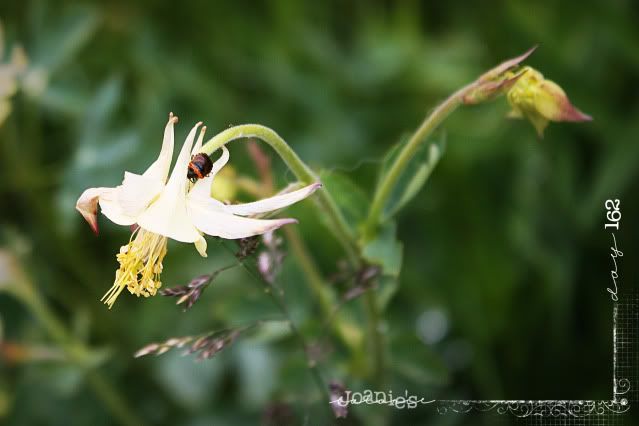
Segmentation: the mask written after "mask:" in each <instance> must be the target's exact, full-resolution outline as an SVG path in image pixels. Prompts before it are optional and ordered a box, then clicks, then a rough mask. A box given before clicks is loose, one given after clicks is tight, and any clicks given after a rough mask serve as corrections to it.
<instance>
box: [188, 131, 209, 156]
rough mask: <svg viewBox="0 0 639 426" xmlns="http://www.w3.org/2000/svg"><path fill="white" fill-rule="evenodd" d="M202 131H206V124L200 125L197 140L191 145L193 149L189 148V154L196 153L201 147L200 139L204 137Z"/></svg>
mask: <svg viewBox="0 0 639 426" xmlns="http://www.w3.org/2000/svg"><path fill="white" fill-rule="evenodd" d="M204 133H206V126H202V128H201V129H200V135H199V136H198V137H197V141H196V142H195V145H194V146H193V150H191V155H195V154H198V153H199V152H200V150H201V149H202V140H203V139H204Z"/></svg>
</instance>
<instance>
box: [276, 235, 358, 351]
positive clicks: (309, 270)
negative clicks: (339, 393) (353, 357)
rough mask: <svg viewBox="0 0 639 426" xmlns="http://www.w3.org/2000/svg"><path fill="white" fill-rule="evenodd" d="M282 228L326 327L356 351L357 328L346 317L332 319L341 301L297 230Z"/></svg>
mask: <svg viewBox="0 0 639 426" xmlns="http://www.w3.org/2000/svg"><path fill="white" fill-rule="evenodd" d="M283 230H284V233H285V234H286V238H287V239H288V242H289V244H290V246H291V252H292V253H293V255H294V256H295V258H296V259H297V261H298V263H299V265H300V267H301V268H302V270H303V271H304V277H305V278H306V281H307V282H308V286H309V288H310V290H311V292H312V293H313V296H314V297H315V298H316V299H317V301H318V305H319V308H320V310H321V312H322V316H323V317H324V318H325V321H326V324H327V329H330V330H332V331H333V333H334V334H335V335H336V336H337V337H338V338H339V340H340V341H341V342H342V343H343V344H344V345H345V346H346V347H347V348H348V349H349V350H350V351H351V352H353V353H354V352H356V351H357V349H358V347H359V345H360V343H361V338H362V336H361V334H360V333H356V332H355V330H358V331H359V328H358V327H356V326H355V325H353V324H352V322H351V321H349V320H348V319H346V318H341V321H334V317H335V316H336V315H337V313H338V312H337V311H338V308H339V306H340V304H341V303H337V301H336V297H335V293H334V292H333V291H331V290H332V289H331V288H329V287H328V286H327V284H326V282H325V281H324V279H323V278H322V275H321V274H320V272H319V270H318V268H317V265H316V264H315V261H314V260H313V257H312V256H311V254H310V253H309V252H308V249H307V248H306V245H305V244H304V240H303V239H302V238H301V236H300V234H299V232H298V231H297V230H296V229H295V228H291V227H284V228H283ZM329 327H330V328H329Z"/></svg>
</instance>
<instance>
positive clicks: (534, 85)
mask: <svg viewBox="0 0 639 426" xmlns="http://www.w3.org/2000/svg"><path fill="white" fill-rule="evenodd" d="M507 96H508V103H510V106H511V107H512V108H513V109H512V111H511V112H510V113H509V117H512V118H527V119H528V120H529V121H530V122H531V123H532V125H533V126H534V127H535V130H537V134H538V135H539V136H540V137H542V136H543V133H544V129H545V128H546V126H547V125H548V123H549V122H550V121H590V120H592V117H590V116H589V115H586V114H584V113H583V112H581V111H579V110H578V109H577V108H575V107H574V106H573V105H572V103H570V101H569V100H568V96H566V93H565V92H564V91H563V89H562V88H561V87H559V86H558V85H557V84H556V83H555V82H553V81H550V80H546V79H544V76H543V75H542V74H541V73H540V72H539V71H537V70H535V69H533V68H531V67H525V68H524V69H523V75H521V77H520V78H519V79H517V81H516V83H515V84H514V85H513V86H512V88H510V90H509V91H508V94H507Z"/></svg>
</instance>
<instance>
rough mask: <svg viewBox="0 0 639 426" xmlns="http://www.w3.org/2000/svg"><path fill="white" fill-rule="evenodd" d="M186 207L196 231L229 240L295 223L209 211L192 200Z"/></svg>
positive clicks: (287, 220)
mask: <svg viewBox="0 0 639 426" xmlns="http://www.w3.org/2000/svg"><path fill="white" fill-rule="evenodd" d="M187 207H188V212H189V217H190V219H191V221H192V222H193V224H194V225H195V227H196V228H197V229H198V230H200V231H201V232H204V233H205V234H208V235H213V236H215V237H222V238H226V239H229V240H234V239H238V238H246V237H252V236H254V235H261V234H264V233H266V232H268V231H272V230H274V229H277V228H279V227H281V226H284V225H286V224H289V223H297V220H295V219H273V220H264V219H250V218H245V217H239V216H234V215H232V214H228V213H224V212H222V211H219V210H214V209H211V208H209V207H208V206H207V204H202V203H198V202H196V200H194V199H190V200H189V203H188V206H187Z"/></svg>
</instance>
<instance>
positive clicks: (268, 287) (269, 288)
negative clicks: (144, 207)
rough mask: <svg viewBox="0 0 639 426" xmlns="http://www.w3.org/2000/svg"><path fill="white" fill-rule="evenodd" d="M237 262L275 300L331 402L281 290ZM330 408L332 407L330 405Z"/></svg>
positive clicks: (318, 384)
mask: <svg viewBox="0 0 639 426" xmlns="http://www.w3.org/2000/svg"><path fill="white" fill-rule="evenodd" d="M222 246H223V247H224V248H225V249H227V250H228V251H231V250H229V248H228V247H227V246H226V245H224V244H223V243H222ZM237 262H238V264H239V265H241V266H242V267H243V268H244V269H245V270H246V272H248V273H249V275H251V276H252V277H253V278H254V279H255V282H256V283H258V284H261V285H262V286H261V289H262V290H264V291H265V293H267V294H268V295H269V296H270V297H271V299H272V300H273V303H275V305H276V306H277V308H278V309H279V310H280V312H281V313H282V315H284V317H285V318H286V320H287V322H288V324H289V327H290V328H291V332H292V333H293V335H294V336H295V338H296V339H297V341H298V343H299V345H300V347H301V349H302V352H303V353H304V357H305V358H306V366H307V367H308V370H309V372H310V373H311V376H312V377H313V381H314V382H315V385H316V386H317V388H318V389H319V391H320V394H321V395H322V397H323V399H325V400H326V402H330V401H331V399H330V395H329V393H328V386H327V385H326V382H325V381H324V379H323V378H322V375H321V373H320V371H319V368H318V366H317V362H316V361H315V360H314V359H312V358H311V357H310V355H309V352H308V349H309V346H308V343H307V342H306V339H305V338H304V335H303V334H302V332H301V331H300V329H299V328H297V326H296V325H295V322H293V318H292V317H291V314H290V313H289V311H288V307H287V306H286V303H285V301H284V298H283V296H282V294H281V290H280V289H279V288H278V287H276V286H274V285H272V284H270V283H268V282H266V281H264V280H263V279H262V278H261V277H260V276H259V274H257V273H255V272H254V271H253V270H252V269H251V268H250V267H249V266H248V265H247V264H246V263H245V262H244V261H243V260H240V259H237ZM329 407H330V405H329Z"/></svg>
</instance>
